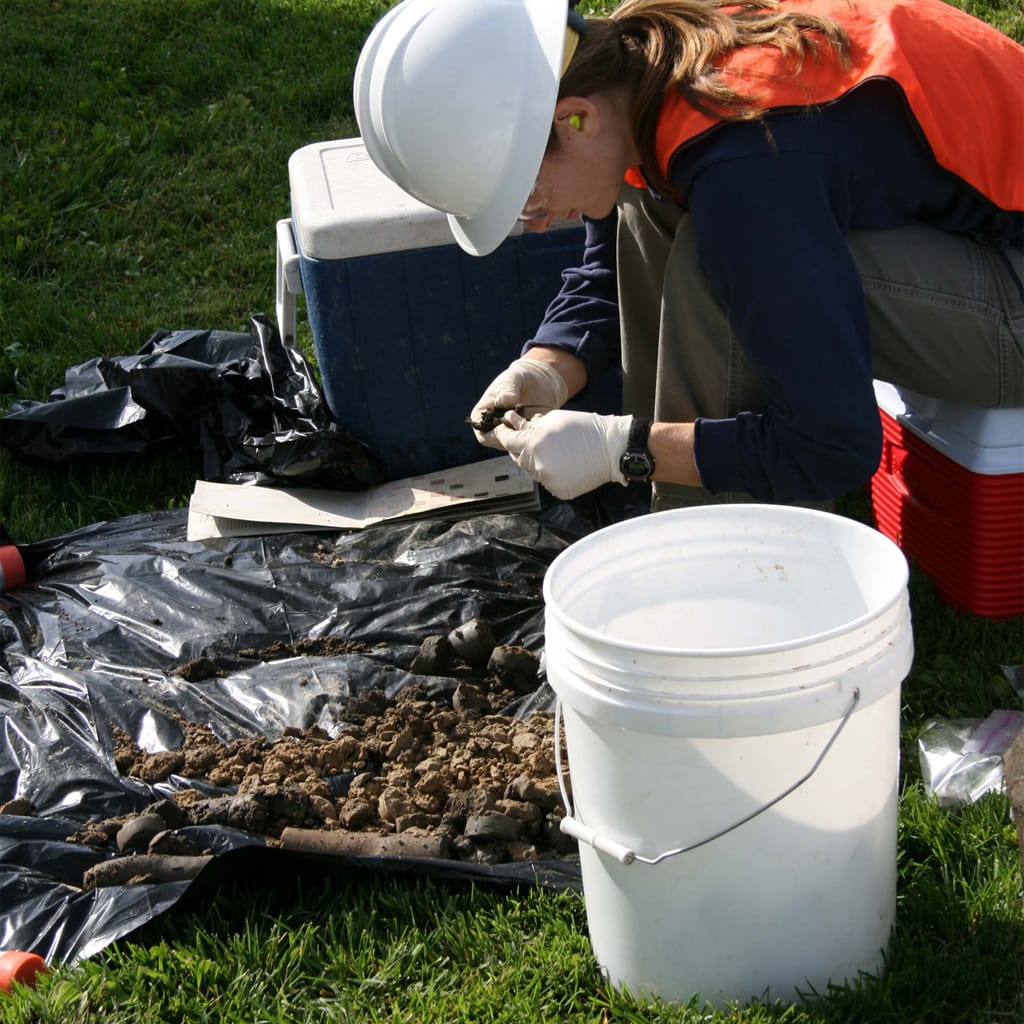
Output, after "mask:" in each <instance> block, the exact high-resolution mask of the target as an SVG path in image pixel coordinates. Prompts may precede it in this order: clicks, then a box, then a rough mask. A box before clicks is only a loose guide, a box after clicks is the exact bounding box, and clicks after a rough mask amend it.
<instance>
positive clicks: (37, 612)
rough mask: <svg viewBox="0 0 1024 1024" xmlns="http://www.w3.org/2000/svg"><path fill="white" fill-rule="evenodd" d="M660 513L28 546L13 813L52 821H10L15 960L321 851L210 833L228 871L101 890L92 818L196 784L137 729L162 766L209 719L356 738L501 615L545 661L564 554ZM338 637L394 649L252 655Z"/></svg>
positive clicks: (556, 514) (14, 630) (217, 860)
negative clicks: (434, 642)
mask: <svg viewBox="0 0 1024 1024" xmlns="http://www.w3.org/2000/svg"><path fill="white" fill-rule="evenodd" d="M601 492H604V494H602V493H601ZM643 510H644V509H643V508H642V507H641V506H640V504H639V499H637V498H636V496H635V495H633V494H631V492H629V491H627V489H625V488H622V487H617V486H614V485H612V486H611V487H609V488H602V489H601V491H600V492H596V493H595V495H593V496H589V497H588V498H587V499H580V500H578V501H577V502H574V503H564V502H553V501H552V502H550V503H548V504H547V507H546V508H544V509H542V510H541V511H540V512H538V513H532V514H531V513H518V514H503V515H482V516H476V517H471V518H467V519H464V520H458V521H455V522H449V521H434V520H421V521H411V522H407V523H406V522H400V523H394V524H391V523H389V524H382V525H378V526H374V527H371V528H370V529H366V530H362V531H352V532H344V533H339V534H331V535H327V536H324V535H320V534H316V533H298V534H280V535H273V536H264V537H254V538H231V539H222V540H216V541H210V542H206V543H204V542H198V541H189V540H187V539H186V535H185V512H184V511H183V510H174V511H169V512H155V513H147V514H143V515H139V516H130V517H127V518H124V519H118V520H114V521H112V522H109V523H103V524H97V525H96V526H92V527H86V528H83V529H80V530H76V531H72V532H70V533H68V534H65V535H62V536H61V537H58V538H53V539H50V540H47V541H46V542H42V543H40V544H38V545H26V546H25V547H24V548H23V549H22V550H23V551H24V552H25V555H26V561H27V563H28V564H29V565H31V566H32V577H33V578H32V580H30V582H29V583H28V584H26V585H25V586H23V587H21V588H20V589H19V590H17V591H13V592H10V593H7V594H2V595H0V718H2V722H0V803H3V802H5V801H7V800H10V799H12V798H14V797H15V796H20V797H25V798H26V799H28V800H29V801H30V802H31V803H32V805H33V807H34V808H35V810H36V813H37V816H36V817H16V816H12V815H3V816H0V906H2V907H3V916H2V923H0V945H2V946H4V947H12V948H20V949H27V950H31V951H34V952H37V953H39V954H40V955H43V956H45V957H46V958H47V959H48V960H50V961H51V962H69V961H73V960H77V959H80V958H82V957H85V956H89V955H92V954H94V953H96V952H98V951H99V950H100V949H102V948H104V947H105V946H106V945H108V944H109V943H111V942H113V941H115V940H116V939H118V938H120V937H122V936H124V935H127V934H129V933H130V932H132V931H133V930H134V929H136V928H138V927H140V926H141V925H143V924H144V923H146V922H147V921H149V920H151V919H152V918H154V917H156V916H157V915H159V914H162V913H164V912H165V911H167V910H169V909H170V908H171V907H173V906H174V905H175V904H176V903H177V902H178V901H179V900H180V899H181V897H182V896H183V895H184V894H185V893H186V892H187V891H191V887H192V886H193V885H196V884H199V885H202V884H203V879H204V877H207V878H208V877H211V876H212V877H217V872H222V871H223V872H229V873H230V871H231V866H230V865H231V863H232V859H233V858H238V857H246V858H256V859H257V860H259V859H260V858H264V857H267V858H277V859H276V860H274V861H273V863H274V864H275V865H281V864H282V862H283V859H285V858H288V857H295V856H299V855H294V854H286V853H284V852H283V851H281V850H272V849H268V848H266V847H265V843H264V841H263V840H262V839H261V838H260V837H256V836H252V835H249V834H245V833H242V832H238V831H235V830H232V829H228V828H219V829H215V830H205V831H204V832H203V833H202V834H201V835H197V837H196V838H197V842H198V844H199V845H200V848H202V849H206V848H212V849H214V850H215V851H216V853H217V855H216V856H215V857H213V859H212V861H211V862H210V864H209V865H208V866H207V867H206V868H204V869H203V871H202V873H201V874H200V875H199V877H198V878H197V879H195V880H194V881H193V882H192V883H188V882H174V883H164V884H157V885H146V886H137V887H136V886H122V887H112V888H110V889H103V890H91V891H87V892H86V891H83V890H82V889H81V888H80V885H81V879H82V874H83V872H84V870H85V869H86V868H88V867H90V866H92V865H93V864H95V863H98V862H99V861H101V860H104V859H107V858H109V857H111V856H112V855H113V854H112V852H110V851H105V850H95V849H92V848H89V847H85V846H81V845H78V844H73V843H69V842H67V837H68V836H69V835H71V834H72V833H73V832H75V831H76V830H77V829H78V827H79V826H80V825H81V824H82V823H83V822H85V821H86V820H88V819H90V818H106V817H112V816H116V815H118V814H128V813H133V812H137V811H139V810H141V809H143V808H144V807H146V806H148V805H149V804H150V803H152V802H153V801H154V800H156V799H160V798H162V797H164V796H167V795H169V794H170V793H172V792H174V791H175V790H176V789H179V788H185V787H187V786H189V785H191V784H192V783H191V782H190V780H187V779H184V778H181V777H178V776H173V775H172V776H171V777H170V778H169V779H168V780H166V781H165V782H162V783H158V784H155V785H152V786H150V785H146V784H144V783H142V782H141V781H139V780H136V779H131V778H126V777H124V776H122V775H121V774H120V773H119V772H118V770H117V767H116V765H115V763H114V758H113V731H114V728H115V727H118V728H120V729H122V730H124V731H125V732H126V733H127V734H128V735H129V736H130V737H132V739H133V740H134V741H135V742H136V743H138V745H139V746H140V747H142V748H143V749H145V750H148V751H150V752H152V751H155V750H160V749H175V748H177V747H179V746H180V745H181V740H182V734H181V725H180V722H181V721H182V720H185V721H190V722H201V723H204V724H206V725H207V726H209V728H210V729H211V731H212V732H213V733H214V735H216V736H217V737H218V738H219V739H221V740H222V741H224V742H230V741H231V740H232V739H236V738H239V737H242V736H251V735H257V736H266V737H268V738H276V737H277V736H279V735H280V734H281V732H282V730H283V729H284V728H285V727H287V726H289V725H294V724H299V725H305V724H308V723H320V724H329V723H331V722H334V723H338V722H341V721H343V716H344V708H345V702H346V700H347V699H348V698H349V697H350V696H352V695H357V694H360V693H362V692H365V691H366V690H367V689H369V688H371V687H383V688H384V689H385V690H386V692H387V693H388V694H389V695H393V694H394V693H395V692H397V691H398V690H399V689H401V688H402V687H403V686H405V685H407V684H409V683H411V682H416V683H417V684H418V685H421V686H422V685H426V686H427V688H428V689H432V690H433V692H437V693H439V694H440V693H444V692H445V691H446V689H447V688H449V687H450V688H452V689H453V688H454V685H455V680H449V679H445V678H443V677H423V676H413V675H411V674H410V673H409V672H408V671H407V670H406V669H405V668H403V667H402V666H408V665H410V664H411V662H412V659H413V657H414V655H415V653H416V652H417V650H418V647H419V644H420V643H421V641H422V639H423V638H424V636H426V635H429V634H431V633H447V632H448V631H450V630H451V629H452V628H453V627H454V626H456V625H459V624H461V623H463V622H466V621H468V620H469V619H472V618H475V617H480V618H484V619H486V620H487V621H488V622H490V623H491V624H492V626H493V629H494V632H495V635H496V636H497V637H498V638H499V639H500V641H501V642H503V643H518V644H522V645H523V646H525V647H527V648H529V649H531V650H533V651H535V652H539V651H540V650H541V649H542V646H543V607H542V598H541V585H542V580H543V575H544V572H545V570H546V567H547V566H548V564H550V561H551V560H552V558H554V556H555V555H557V554H558V553H559V552H560V551H561V550H563V549H564V548H565V546H566V545H567V544H569V543H571V542H572V540H573V539H575V538H576V537H579V536H582V535H583V534H584V533H587V532H589V531H590V530H592V529H595V528H598V527H600V526H604V525H607V524H608V523H609V522H612V521H615V520H617V519H620V518H624V517H626V516H628V515H633V514H637V513H638V512H641V511H643ZM328 636H330V637H341V638H351V639H360V640H367V641H368V640H371V639H372V641H373V643H374V644H377V645H379V646H374V647H372V648H371V649H370V650H368V651H365V652H363V653H353V654H348V655H335V656H330V657H327V656H324V657H311V656H306V657H295V658H289V659H287V660H284V661H271V662H260V661H255V660H252V659H247V658H245V657H243V656H241V655H240V654H239V653H238V652H239V651H242V650H246V649H250V648H251V649H256V650H258V649H263V648H265V647H267V646H269V645H271V644H273V643H275V642H277V641H280V642H283V643H291V642H294V641H296V640H298V639H301V638H303V637H328ZM198 657H209V658H211V659H213V660H214V661H215V662H216V665H217V668H218V675H217V676H215V677H212V678H209V679H204V680H202V681H197V682H189V681H188V680H186V679H185V678H183V676H182V675H181V674H179V672H178V671H177V670H178V669H179V668H180V667H181V666H182V665H185V664H187V663H188V662H190V661H192V660H194V659H196V658H198ZM550 699H551V694H550V691H549V690H548V688H547V686H546V684H544V683H541V685H540V686H539V687H538V689H537V690H536V691H535V692H533V693H530V694H527V695H525V696H524V697H523V698H521V700H519V701H518V702H517V703H516V704H515V705H513V706H510V707H508V708H506V709H503V711H504V712H505V713H507V714H514V715H518V716H525V715H527V714H529V713H531V712H532V711H534V710H546V709H548V708H549V707H550ZM190 833H191V830H186V834H190ZM321 860H322V858H321ZM332 860H333V858H332ZM351 862H352V864H357V865H358V866H360V867H365V868H367V869H372V870H378V871H392V872H393V871H401V872H416V873H420V874H428V875H431V876H436V877H438V878H462V879H473V880H477V881H481V882H483V881H486V882H489V883H491V884H495V885H520V884H524V883H528V884H541V885H546V886H550V887H561V888H564V887H573V888H579V887H580V879H579V869H578V865H577V864H575V863H573V862H572V861H558V862H534V863H529V862H528V863H525V864H508V865H493V866H487V865H469V864H461V863H459V862H455V861H420V862H418V863H415V864H413V863H411V862H405V863H402V862H401V859H391V860H389V859H387V858H358V859H356V858H352V859H351ZM247 863H249V862H247ZM321 870H323V869H321ZM279 873H280V869H279ZM285 873H287V872H285ZM221 877H225V876H221Z"/></svg>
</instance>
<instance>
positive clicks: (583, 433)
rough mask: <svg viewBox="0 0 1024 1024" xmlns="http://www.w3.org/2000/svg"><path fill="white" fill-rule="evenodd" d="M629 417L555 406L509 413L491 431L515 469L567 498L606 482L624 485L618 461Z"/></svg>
mask: <svg viewBox="0 0 1024 1024" xmlns="http://www.w3.org/2000/svg"><path fill="white" fill-rule="evenodd" d="M632 419H633V417H632V416H601V415H599V414H598V413H596V412H569V411H568V410H565V409H556V410H555V411H554V412H549V413H545V414H544V415H543V416H535V417H533V419H529V420H528V419H525V418H524V417H522V416H520V415H519V414H518V413H514V412H510V413H508V414H507V415H506V417H505V422H504V423H502V424H499V425H498V426H497V427H495V428H494V434H495V437H496V439H497V440H498V441H499V442H500V443H501V446H502V448H504V449H505V451H507V452H508V453H509V455H511V456H512V459H513V461H514V462H515V463H516V465H517V466H519V468H520V469H522V470H524V471H525V472H526V473H528V474H529V475H530V476H532V477H533V478H534V480H536V481H537V482H538V483H541V484H543V485H544V487H546V488H547V489H548V490H549V491H550V492H551V493H552V494H553V495H554V496H555V497H556V498H562V499H563V500H568V499H569V498H575V497H577V496H578V495H580V494H585V493H586V492H587V491H592V490H593V489H594V488H595V487H600V486H601V484H606V483H609V482H611V481H614V482H615V483H618V484H622V485H623V486H625V484H626V478H625V477H624V476H623V475H622V472H621V471H620V469H619V460H620V459H621V458H622V455H623V453H624V452H625V450H626V444H627V442H628V441H629V426H630V422H631V421H632Z"/></svg>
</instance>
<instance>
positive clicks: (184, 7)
mask: <svg viewBox="0 0 1024 1024" xmlns="http://www.w3.org/2000/svg"><path fill="white" fill-rule="evenodd" d="M386 6H387V4H386V2H385V0H344V2H342V0H336V2H329V0H235V2H228V0H188V2H184V0H146V2H142V0H106V2H99V0H4V3H3V8H2V16H0V29H2V31H0V137H2V139H3V146H2V148H0V190H2V193H0V195H2V203H0V246H2V251H3V254H4V260H3V266H2V269H0V410H2V411H6V410H7V408H9V406H10V404H11V403H12V402H13V401H15V400H17V399H34V400H41V399H43V398H45V397H46V395H47V394H48V393H49V391H50V390H51V389H52V388H54V387H57V386H58V385H59V384H60V383H61V381H62V379H63V371H64V368H65V367H67V366H71V365H74V364H77V363H79V362H83V361H85V360H87V359H90V358H93V357H96V356H100V355H108V356H112V355H122V354H127V353H130V352H134V351H135V350H136V349H137V348H138V347H139V346H140V345H141V344H142V343H143V342H144V341H145V340H146V339H147V338H148V337H149V336H150V335H151V334H152V333H153V332H154V331H155V330H157V329H160V328H165V329H176V328H185V327H215V328H221V329H226V330H242V329H244V328H245V323H246V320H247V317H248V315H249V314H250V313H252V312H255V311H263V312H272V311H273V303H274V224H275V222H276V220H277V219H278V218H280V217H283V216H287V215H288V206H289V195H288V174H287V161H288V157H289V155H290V154H291V153H292V152H293V151H294V150H295V149H298V148H299V147H300V146H302V145H305V144H307V143H309V142H312V141H316V140H321V139H326V138H335V137H344V136H349V135H354V134H355V133H356V130H355V123H354V121H353V119H352V112H351V92H350V82H351V75H352V70H353V67H354V63H355V59H356V55H357V53H358V49H359V46H360V44H361V41H362V39H363V38H364V37H365V34H366V32H367V31H368V30H369V28H370V26H371V24H372V23H373V21H374V20H375V19H376V17H378V16H379V14H380V13H381V12H382V11H383V10H384V9H385V7H386ZM963 6H966V7H967V8H968V9H969V10H972V11H973V12H974V13H976V14H978V15H980V16H982V17H985V18H986V19H987V20H990V21H992V22H993V23H994V24H996V25H998V26H999V27H1000V28H1002V29H1003V30H1004V31H1006V32H1008V33H1009V34H1012V35H1014V36H1015V37H1016V38H1018V39H1024V14H1022V13H1021V11H1020V7H1019V4H1018V3H1016V2H1015V0H1002V2H999V3H990V4H984V3H965V4H963ZM300 344H302V345H304V346H306V348H307V352H309V351H310V350H309V347H308V346H309V338H308V333H306V329H305V327H304V326H303V325H302V324H301V320H300ZM199 468H200V463H199V459H198V456H196V455H194V454H190V453H173V454H168V455H160V456H148V457H146V458H141V459H137V460H134V461H126V460H122V461H120V462H119V463H118V465H116V466H104V465H97V466H93V467H88V468H66V467H62V468H60V469H59V470H53V469H39V468H28V467H24V466H21V465H19V464H18V463H16V462H15V461H14V460H12V459H11V458H10V457H9V455H8V454H7V453H6V452H3V451H0V522H2V523H3V524H4V525H5V526H6V527H7V529H8V530H9V531H10V533H11V534H12V536H14V537H15V539H18V540H21V541H30V540H36V539H41V538H43V537H48V536H52V535H54V534H56V533H59V532H62V531H64V530H66V529H70V528H72V527H75V526H79V525H84V524H87V523H92V522H96V521H100V520H104V519H110V518H114V517H116V516H119V515H122V514H127V513H131V512H136V511H141V510H145V509H151V508H164V507H168V506H174V505H178V504H182V503H184V502H185V501H186V500H187V496H188V494H189V493H190V491H191V488H192V484H193V481H194V478H195V476H196V474H197V473H198V471H199ZM844 511H847V512H848V514H852V515H858V516H860V517H864V515H865V514H866V513H865V509H864V504H863V501H859V502H858V501H857V500H853V499H851V500H850V501H848V502H847V503H846V504H845V505H844ZM911 596H912V604H913V614H914V629H915V644H916V652H917V653H916V660H915V665H914V668H913V670H912V673H911V675H910V677H909V678H908V680H907V681H906V683H905V685H904V708H903V759H902V793H901V801H900V818H899V829H900V833H899V836H900V842H899V857H900V860H899V906H898V912H897V930H896V936H895V940H894V944H893V949H892V954H891V962H890V969H889V971H888V973H887V974H886V976H885V977H884V978H882V979H865V980H864V981H863V982H862V983H861V984H857V985H851V986H849V987H848V988H845V989H842V990H838V991H835V992H833V993H830V994H829V995H828V997H827V998H825V999H824V1000H822V1001H820V1002H818V1003H811V1004H808V1005H807V1006H801V1007H793V1006H770V1007H759V1006H755V1007H752V1008H747V1009H744V1010H736V1011H735V1012H722V1013H716V1014H713V1015H707V1016H705V1015H704V1014H702V1013H701V1012H699V1011H698V1010H696V1009H690V1010H686V1009H680V1008H672V1007H666V1006H659V1005H655V1004H650V1005H645V1004H643V1003H642V1002H639V1001H636V1000H633V999H631V998H629V997H628V996H626V995H621V994H617V993H615V992H614V991H612V990H611V989H610V988H609V987H608V986H607V985H606V984H605V983H604V982H603V981H602V979H601V977H600V975H599V974H598V972H597V969H596V968H595V966H594V964H593V960H592V957H591V955H590V950H589V945H588V940H587V933H586V923H585V916H584V912H583V904H582V901H581V899H580V898H579V897H578V896H575V895H572V894H562V895H554V894H551V893H545V892H529V893H522V894H518V895H512V894H509V893H500V892H489V891H483V890H478V889H471V888H469V887H464V886H458V885H451V884H443V883H440V882H436V881H418V882H413V881H406V880H400V879H388V878H377V877H353V878H349V879H344V878H339V877H329V878H324V879H322V880H316V879H313V878H311V877H309V876H306V877H304V878H303V879H301V880H300V881H299V882H296V884H294V885H289V884H284V885H281V886H277V887H273V888H268V887H265V886H255V887H254V886H246V885H239V886H237V887H228V888H225V889H224V890H223V891H221V892H218V893H215V894H213V895H212V896H210V897H209V898H207V899H206V901H205V902H204V903H202V904H200V905H194V906H192V907H191V909H186V908H184V907H182V908H176V909H175V911H173V912H171V913H169V914H167V915H164V916H163V917H161V918H158V919H157V920H156V921H154V922H152V923H151V924H150V925H148V926H147V927H146V928H144V929H142V930H141V931H139V932H136V933H134V934H133V935H131V936H129V937H128V938H127V939H125V940H122V941H121V942H119V943H118V944H116V945H115V946H114V947H112V948H110V949H108V950H106V951H104V952H102V953H100V954H98V955H97V956H95V957H94V958H92V959H90V960H89V961H86V962H84V963H81V964H79V965H77V966H75V967H71V968H68V967H63V968H59V969H57V970H55V971H53V972H52V973H51V974H50V975H49V976H48V977H47V978H45V979H44V980H43V981H42V982H41V983H40V985H39V987H38V989H36V990H35V991H30V990H21V991H19V992H18V993H17V994H16V995H15V996H11V997H6V998H0V1019H2V1020H4V1021H11V1022H17V1024H28V1022H30V1021H31V1022H33V1024H35V1022H38V1024H50V1022H52V1024H58V1022H59V1024H73V1022H86V1021H88V1022H93V1021H95V1022H114V1024H117V1022H136V1021H137V1022H143V1021H145V1022H147V1024H158V1022H159V1024H172V1022H176V1021H182V1022H186V1021H187V1022H189V1024H193V1022H228V1021H238V1022H247V1024H250V1022H257V1021H259V1022H263V1021H265V1022H274V1024H278V1022H285V1021H288V1022H334V1021H338V1022H342V1021H352V1022H364V1021H365V1022H377V1021H381V1022H383V1021H388V1022H410V1024H411V1022H417V1024H420V1022H423V1024H429V1022H435V1021H436V1022H446V1024H447V1022H462V1021H469V1022H476V1021H481V1022H484V1021H486V1022H509V1024H513V1022H515V1024H520V1022H531V1024H532V1022H548V1021H551V1022H563V1021H564V1022H577V1021H578V1022H588V1024H613V1022H614V1024H623V1022H638V1024H639V1022H644V1024H659V1022H695V1021H698V1020H707V1021H710V1022H712V1024H724V1022H726V1021H740V1022H745V1024H767V1022H772V1024H783V1022H785V1024H838V1022H851V1024H853V1022H871V1024H873V1022H901V1024H932V1022H934V1024H1010V1022H1013V1024H1020V1022H1021V1021H1024V967H1022V965H1024V887H1022V880H1021V870H1020V863H1019V860H1018V857H1017V851H1016V845H1015V842H1014V835H1013V828H1012V825H1011V823H1010V819H1009V809H1008V802H1007V800H1006V798H1005V797H1004V796H1003V795H1001V794H991V795H989V796H986V797H985V798H983V799H982V800H981V801H979V802H978V803H977V804H974V805H971V806H967V807H963V808H958V809H954V810H940V809H939V808H938V807H937V806H936V805H935V803H934V802H933V801H932V800H930V799H929V798H928V797H927V796H926V795H925V793H924V790H923V787H922V785H921V780H920V772H919V769H918V763H917V748H916V743H917V737H918V735H919V734H920V732H921V729H922V728H923V726H924V725H925V723H926V722H927V721H928V720H929V719H930V718H932V717H948V718H961V717H982V716H984V715H986V714H987V713H988V712H989V711H990V710H992V709H993V708H999V707H1018V706H1019V700H1018V698H1017V697H1016V695H1015V694H1014V693H1013V691H1012V689H1011V688H1010V686H1009V684H1008V683H1007V681H1006V679H1005V678H1004V676H1003V674H1002V672H1001V670H1000V666H1002V665H1009V664H1018V663H1020V662H1022V661H1024V636H1022V630H1021V624H1020V622H1013V623H999V622H990V621H987V620H983V619H979V618H975V617H973V616H969V615H963V614H959V613H956V612H954V611H952V610H951V609H949V608H948V607H946V606H945V605H944V604H943V603H942V602H941V601H939V600H938V598H937V597H936V596H935V594H934V593H933V591H932V589H931V587H930V585H929V583H928V581H927V580H926V579H924V578H923V577H922V576H921V575H920V574H919V573H917V572H916V571H915V572H914V574H913V579H912V595H911Z"/></svg>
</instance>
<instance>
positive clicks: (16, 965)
mask: <svg viewBox="0 0 1024 1024" xmlns="http://www.w3.org/2000/svg"><path fill="white" fill-rule="evenodd" d="M48 970H49V968H48V967H47V966H46V961H45V960H44V959H43V958H42V957H41V956H39V955H38V954H36V953H26V952H25V951H24V950H21V949H8V950H6V951H5V952H3V953H0V992H10V991H11V986H12V985H13V984H14V983H15V982H18V983H19V984H21V985H34V984H35V983H36V975H37V974H45V973H46V972H47V971H48Z"/></svg>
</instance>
